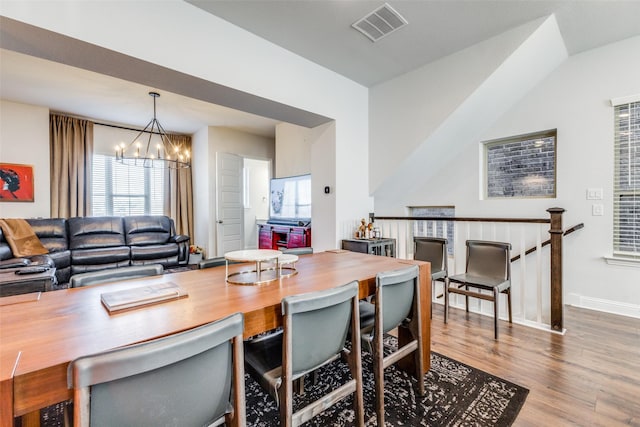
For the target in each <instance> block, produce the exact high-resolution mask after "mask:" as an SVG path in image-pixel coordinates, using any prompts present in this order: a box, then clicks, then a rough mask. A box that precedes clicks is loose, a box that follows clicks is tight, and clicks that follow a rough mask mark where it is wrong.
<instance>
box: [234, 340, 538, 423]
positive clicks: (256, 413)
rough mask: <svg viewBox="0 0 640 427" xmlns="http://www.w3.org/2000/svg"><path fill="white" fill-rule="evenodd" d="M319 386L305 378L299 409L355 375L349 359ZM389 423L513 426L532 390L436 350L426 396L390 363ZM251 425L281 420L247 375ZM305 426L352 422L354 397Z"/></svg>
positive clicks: (367, 385) (369, 380) (369, 418)
mask: <svg viewBox="0 0 640 427" xmlns="http://www.w3.org/2000/svg"><path fill="white" fill-rule="evenodd" d="M319 378H320V380H319V381H318V384H317V385H313V384H312V381H311V380H307V381H305V394H304V395H302V396H300V395H296V396H295V397H294V411H295V410H296V409H297V408H300V407H302V406H304V405H305V404H306V403H307V402H310V401H313V400H315V399H317V398H318V397H319V396H321V395H322V394H324V393H326V392H327V391H329V390H331V389H334V388H336V387H337V386H339V385H340V384H342V383H343V382H344V381H346V380H347V379H349V378H350V374H349V369H348V367H347V366H346V365H345V364H344V363H335V364H333V365H331V366H328V367H326V368H323V369H322V370H320V372H319ZM384 380H385V393H384V394H385V424H386V425H387V426H470V425H473V426H510V425H511V424H512V423H513V422H514V420H515V419H516V417H517V415H518V412H519V411H520V409H521V408H522V405H523V404H524V401H525V399H526V397H527V394H528V393H529V390H527V389H526V388H524V387H521V386H518V385H516V384H513V383H511V382H509V381H506V380H503V379H501V378H498V377H495V376H493V375H490V374H488V373H486V372H483V371H480V370H478V369H475V368H472V367H470V366H468V365H465V364H463V363H460V362H457V361H455V360H453V359H450V358H448V357H446V356H443V355H440V354H438V353H435V352H432V353H431V369H430V371H429V372H428V373H427V374H426V375H425V378H424V382H425V395H424V396H420V395H419V394H418V393H417V391H416V380H415V379H413V378H412V377H411V376H410V375H409V374H407V373H405V372H403V371H400V370H398V369H396V368H395V366H391V367H389V368H387V369H385V379H384ZM363 382H364V402H365V425H366V426H375V425H376V415H375V409H374V403H375V401H374V397H375V394H374V383H373V371H372V365H371V357H370V355H369V354H367V353H363ZM245 384H246V388H247V389H246V395H247V425H249V426H256V427H271V426H277V425H280V421H279V418H278V409H277V407H276V404H275V402H274V400H273V399H272V398H271V396H269V395H268V394H267V393H266V392H264V391H263V390H262V389H261V387H260V385H259V384H258V383H256V382H255V381H254V380H253V379H251V378H249V377H248V376H247V379H246V383H245ZM305 425H306V426H352V425H355V423H354V412H353V400H352V398H348V399H345V400H344V401H342V402H339V403H338V404H337V405H336V406H334V407H332V408H330V409H329V410H328V411H326V412H324V413H322V414H320V415H318V416H316V417H315V418H313V419H312V420H310V421H309V422H307V423H306V424H305Z"/></svg>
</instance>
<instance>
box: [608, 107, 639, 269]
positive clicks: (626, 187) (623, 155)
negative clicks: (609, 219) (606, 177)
mask: <svg viewBox="0 0 640 427" xmlns="http://www.w3.org/2000/svg"><path fill="white" fill-rule="evenodd" d="M614 120H615V125H614V126H615V130H614V150H615V167H614V189H613V212H614V222H613V250H614V254H616V255H620V256H627V257H633V258H639V259H640V102H630V103H627V104H620V105H617V106H615V107H614Z"/></svg>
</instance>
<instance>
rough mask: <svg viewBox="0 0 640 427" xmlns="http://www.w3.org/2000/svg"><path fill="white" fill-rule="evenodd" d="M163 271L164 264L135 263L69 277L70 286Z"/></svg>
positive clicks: (152, 274) (86, 284) (146, 275)
mask: <svg viewBox="0 0 640 427" xmlns="http://www.w3.org/2000/svg"><path fill="white" fill-rule="evenodd" d="M162 273H164V267H162V264H147V265H133V266H130V267H120V268H110V269H106V270H98V271H89V272H87V273H78V274H74V275H73V276H71V278H70V279H69V287H70V288H80V287H82V286H90V285H98V284H101V283H109V282H116V281H119V280H127V279H134V278H138V277H148V276H159V275H161V274H162Z"/></svg>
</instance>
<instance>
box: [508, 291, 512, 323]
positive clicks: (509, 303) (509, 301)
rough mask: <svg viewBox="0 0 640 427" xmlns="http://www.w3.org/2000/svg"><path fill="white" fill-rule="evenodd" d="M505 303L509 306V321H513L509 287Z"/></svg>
mask: <svg viewBox="0 0 640 427" xmlns="http://www.w3.org/2000/svg"><path fill="white" fill-rule="evenodd" d="M507 305H508V308H509V323H513V317H512V315H511V288H507Z"/></svg>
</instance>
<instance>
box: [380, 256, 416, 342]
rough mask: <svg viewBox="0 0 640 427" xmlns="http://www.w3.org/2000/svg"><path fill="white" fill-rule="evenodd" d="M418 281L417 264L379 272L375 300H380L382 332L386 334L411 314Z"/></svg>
mask: <svg viewBox="0 0 640 427" xmlns="http://www.w3.org/2000/svg"><path fill="white" fill-rule="evenodd" d="M417 281H418V266H415V265H414V266H411V267H409V268H403V269H400V270H393V271H387V272H383V273H379V274H378V275H377V276H376V287H377V290H378V295H381V297H382V298H380V296H378V298H377V300H378V301H379V300H381V301H382V305H381V308H382V325H383V328H382V333H383V334H386V333H387V332H389V331H390V330H392V329H394V328H396V327H397V326H398V325H400V324H401V323H402V322H403V321H404V320H405V319H407V318H409V317H410V316H411V314H412V313H411V310H412V308H413V302H414V297H415V294H416V292H417V291H418V287H417Z"/></svg>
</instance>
